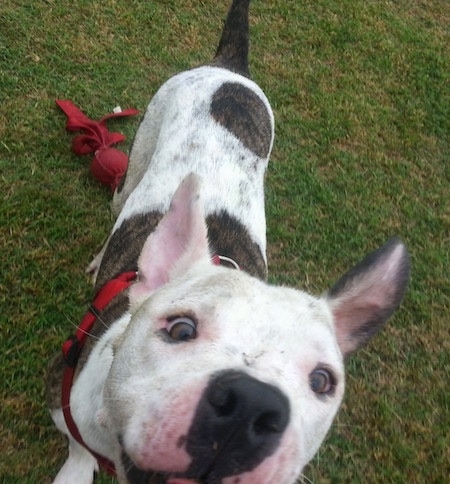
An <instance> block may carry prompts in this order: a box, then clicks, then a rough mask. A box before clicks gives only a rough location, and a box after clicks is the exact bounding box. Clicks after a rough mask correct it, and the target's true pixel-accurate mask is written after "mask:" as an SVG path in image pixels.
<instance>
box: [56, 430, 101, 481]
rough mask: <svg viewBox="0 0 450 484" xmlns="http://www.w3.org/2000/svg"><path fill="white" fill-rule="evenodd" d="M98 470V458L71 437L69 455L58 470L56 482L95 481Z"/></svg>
mask: <svg viewBox="0 0 450 484" xmlns="http://www.w3.org/2000/svg"><path fill="white" fill-rule="evenodd" d="M96 471H98V464H97V461H96V459H95V458H94V457H93V456H92V454H91V453H90V452H88V451H87V450H86V449H85V448H84V447H82V446H81V445H80V444H79V443H78V442H76V441H75V440H74V439H73V438H72V437H69V457H68V458H67V460H66V462H65V463H64V465H63V466H62V467H61V470H60V471H59V472H58V475H57V476H56V478H55V480H54V481H53V482H54V484H73V483H74V482H76V483H77V484H91V483H92V482H93V481H94V472H96Z"/></svg>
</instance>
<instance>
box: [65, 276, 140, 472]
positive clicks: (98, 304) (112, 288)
mask: <svg viewBox="0 0 450 484" xmlns="http://www.w3.org/2000/svg"><path fill="white" fill-rule="evenodd" d="M135 279H136V272H124V273H123V274H120V275H119V276H117V277H115V278H114V279H111V280H110V281H108V282H107V283H106V284H105V285H104V286H103V287H102V288H101V289H100V290H99V291H98V292H97V294H96V296H95V297H94V300H93V302H92V304H91V306H90V307H89V309H88V311H87V313H86V314H85V316H84V318H83V319H82V321H81V323H80V325H79V326H78V328H77V331H76V333H75V334H74V335H72V336H70V337H69V338H68V339H67V340H66V341H65V342H64V344H63V346H62V352H63V356H64V360H65V361H66V363H67V366H66V368H65V370H64V376H63V383H62V392H61V404H62V410H63V414H64V419H65V421H66V425H67V428H68V429H69V432H70V434H71V435H72V437H73V438H74V439H75V440H76V441H77V442H78V443H79V444H81V445H82V446H83V447H85V448H86V449H87V450H88V451H89V452H90V453H91V454H92V455H93V456H94V457H95V458H96V459H97V461H98V464H99V467H102V468H103V469H105V470H106V471H107V472H108V473H109V474H111V475H113V476H115V475H116V470H115V467H114V464H113V463H112V462H111V461H110V460H108V459H106V458H105V457H104V456H102V455H100V454H97V453H96V452H94V451H93V450H92V449H90V448H89V447H88V446H87V445H86V444H85V443H84V441H83V438H82V437H81V434H80V432H79V430H78V427H77V425H76V423H75V421H74V420H73V418H72V413H71V411H70V390H71V388H72V384H73V377H74V374H75V369H76V366H77V363H78V358H79V356H80V353H81V349H82V348H83V346H84V343H85V342H86V340H87V338H88V336H89V334H90V332H91V330H92V327H93V326H94V323H95V321H96V319H97V317H98V314H99V313H100V312H101V311H102V310H103V309H105V308H106V306H107V305H108V304H109V303H110V302H111V301H112V300H113V299H114V298H115V297H116V296H118V295H119V294H120V293H121V292H122V291H124V290H125V289H126V288H128V287H129V286H130V285H131V283H132V282H133V281H134V280H135Z"/></svg>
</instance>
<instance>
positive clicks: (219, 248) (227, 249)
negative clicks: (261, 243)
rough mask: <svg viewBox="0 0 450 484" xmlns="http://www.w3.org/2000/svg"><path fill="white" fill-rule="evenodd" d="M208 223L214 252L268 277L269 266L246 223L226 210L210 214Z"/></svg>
mask: <svg viewBox="0 0 450 484" xmlns="http://www.w3.org/2000/svg"><path fill="white" fill-rule="evenodd" d="M206 224H207V226H208V239H209V246H210V247H211V251H212V252H213V253H215V254H218V255H224V256H226V257H231V258H232V259H233V260H235V261H236V262H237V263H238V264H239V266H240V267H241V269H242V270H245V271H246V272H247V273H249V274H250V275H252V276H254V277H258V278H259V279H263V280H265V279H267V267H266V264H265V262H264V258H263V255H262V253H261V250H260V248H259V247H258V245H257V244H256V243H255V242H254V241H253V240H252V239H251V237H250V234H249V233H248V231H247V229H246V228H245V227H244V225H242V224H241V223H240V222H238V221H237V220H236V219H235V218H233V217H231V216H230V215H228V213H226V212H221V213H218V214H214V215H209V216H208V217H207V219H206Z"/></svg>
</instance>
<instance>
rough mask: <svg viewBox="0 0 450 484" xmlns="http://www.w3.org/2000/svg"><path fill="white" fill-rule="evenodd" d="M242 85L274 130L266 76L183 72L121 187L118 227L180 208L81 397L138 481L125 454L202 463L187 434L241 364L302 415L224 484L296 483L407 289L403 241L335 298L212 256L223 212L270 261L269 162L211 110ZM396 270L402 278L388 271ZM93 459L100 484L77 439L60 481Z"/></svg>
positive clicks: (152, 250) (91, 362) (97, 356)
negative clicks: (315, 382) (189, 321)
mask: <svg viewBox="0 0 450 484" xmlns="http://www.w3.org/2000/svg"><path fill="white" fill-rule="evenodd" d="M230 81H231V82H239V83H242V84H244V85H245V86H247V87H249V88H250V89H252V91H253V92H254V93H256V94H257V95H258V96H259V97H260V99H261V100H262V101H263V102H264V104H265V105H266V106H267V110H268V113H269V115H270V118H271V121H272V128H273V119H272V112H271V110H270V106H269V104H268V102H267V100H266V98H265V96H264V94H263V93H262V91H261V90H260V89H259V88H258V87H257V86H256V84H254V83H253V82H252V81H249V80H248V79H245V78H243V77H241V76H239V75H237V74H233V73H231V72H229V71H227V70H224V69H220V68H214V67H202V68H199V69H195V70H192V71H188V72H185V73H182V74H180V75H178V76H175V77H173V78H172V79H170V80H169V81H168V82H167V83H166V84H165V85H163V87H162V88H161V89H160V90H159V91H158V93H157V94H156V96H155V98H154V99H153V100H152V102H151V103H150V105H149V108H148V110H147V113H146V116H145V118H144V120H143V123H142V124H141V126H140V128H139V130H138V133H137V136H136V139H135V143H134V145H133V150H132V154H131V160H130V167H129V171H128V174H127V177H126V182H125V185H124V188H123V191H122V192H121V193H120V194H116V196H115V200H114V205H115V210H116V212H117V211H119V212H120V214H119V216H118V219H117V222H116V224H115V225H114V229H113V232H114V231H115V230H117V229H118V228H119V227H120V226H121V224H122V223H123V221H124V220H126V219H127V218H129V217H132V216H133V215H136V214H140V213H146V212H150V211H161V212H167V213H166V215H165V216H164V218H163V219H162V221H161V222H160V224H159V225H158V227H157V229H156V230H155V232H153V234H151V235H150V236H149V238H148V239H147V242H146V243H145V244H144V247H143V249H142V253H141V255H140V258H139V275H140V277H139V281H138V282H137V283H136V284H135V286H134V287H133V288H132V289H131V291H130V298H131V308H130V311H131V312H127V313H126V314H125V315H123V316H122V317H121V318H120V319H119V320H117V321H116V322H115V323H113V324H112V326H111V327H110V329H109V330H107V331H106V332H105V333H104V334H103V335H102V336H101V338H100V340H99V341H98V343H97V344H96V346H95V347H94V349H93V351H92V352H91V354H90V356H89V359H88V361H87V363H86V365H85V366H84V368H83V369H82V371H81V373H80V375H79V377H78V379H77V380H76V382H75V384H74V386H73V388H72V393H71V407H72V414H73V418H74V420H75V422H76V423H77V425H78V428H79V430H80V433H81V435H82V436H83V439H84V440H85V442H86V444H87V445H88V446H89V447H90V448H92V449H93V450H94V451H96V452H98V453H99V454H101V455H104V456H105V457H107V458H109V459H111V460H113V461H115V463H116V467H117V470H118V475H119V478H120V479H121V480H123V481H124V482H125V473H124V469H123V467H122V464H121V461H120V454H121V451H122V450H125V451H126V453H127V455H128V456H129V457H130V458H131V459H133V461H134V463H135V464H136V465H137V466H139V467H140V468H142V469H145V470H147V469H151V470H155V471H160V472H163V473H169V474H170V473H175V472H181V473H182V472H183V471H185V470H186V469H187V467H188V466H189V462H190V459H191V458H190V456H189V454H188V453H187V451H186V450H185V449H184V447H183V446H182V445H180V444H179V442H180V439H182V438H183V437H185V436H186V435H187V433H188V432H189V428H190V425H191V422H192V420H193V418H194V413H195V410H196V406H197V404H198V402H199V400H200V398H201V395H202V393H203V390H204V389H205V388H206V386H207V384H208V382H209V379H210V376H211V375H212V374H214V373H217V372H219V371H221V370H228V369H233V370H237V371H241V372H244V373H247V374H248V375H249V376H250V377H253V378H255V379H258V380H260V381H261V382H264V383H267V384H270V385H272V386H276V387H277V388H278V389H279V390H280V391H281V392H282V393H283V394H284V395H285V396H286V397H287V399H288V401H289V406H290V409H291V414H290V420H289V423H288V426H287V428H286V430H285V432H284V433H283V436H282V439H281V442H280V445H279V446H278V447H277V449H276V450H275V452H274V453H273V454H272V455H271V456H270V457H267V458H266V459H265V460H263V461H262V462H261V463H260V464H259V465H258V466H257V467H256V468H255V469H253V470H252V471H251V472H246V473H242V474H241V475H240V476H234V477H230V478H226V479H223V484H232V483H234V482H236V481H235V478H236V477H239V478H240V481H239V482H240V483H241V484H270V483H272V484H273V483H277V484H291V483H292V482H294V481H295V478H296V477H297V476H298V475H299V474H300V472H301V470H302V468H303V466H304V465H305V464H306V463H307V462H308V461H309V460H310V459H311V458H312V457H313V455H314V454H315V452H316V451H317V449H318V447H319V446H320V444H321V442H322V440H323V438H324V436H325V434H326V433H327V431H328V429H329V427H330V425H331V422H332V420H333V418H334V416H335V414H336V412H337V409H338V407H339V404H340V402H341V399H342V396H343V393H344V370H343V354H344V353H346V352H347V351H349V350H353V349H355V348H356V347H357V346H358V341H357V336H358V329H359V328H360V327H364V324H365V323H366V322H367V321H370V320H371V316H372V314H373V313H376V312H377V311H378V310H379V309H380V308H384V307H385V306H386V307H388V306H389V304H392V303H391V299H393V298H394V296H393V294H396V285H397V282H396V281H397V279H398V274H399V272H401V266H402V261H403V260H404V258H405V249H404V247H403V246H402V245H401V244H398V248H396V249H394V250H393V251H391V254H390V255H389V254H388V255H387V256H385V257H384V258H382V260H381V262H380V263H376V264H372V265H370V267H369V269H368V270H367V274H366V273H365V271H362V272H360V273H358V277H357V278H355V280H353V279H351V280H350V281H349V282H348V283H346V285H345V290H342V291H341V292H339V294H338V296H337V297H334V298H333V297H329V296H326V295H325V296H323V297H322V298H316V297H313V296H310V295H308V294H306V293H304V292H301V291H297V290H294V289H288V288H280V287H273V286H270V285H268V284H266V283H264V282H261V281H259V280H257V279H255V278H252V277H250V276H249V275H247V274H246V273H244V272H242V271H237V270H231V269H226V268H223V267H218V266H215V265H213V264H212V263H211V261H210V258H211V254H209V252H208V241H207V238H206V237H207V236H206V234H207V230H206V222H205V217H206V216H207V215H208V214H211V213H214V212H217V211H222V210H225V211H226V212H227V213H228V214H229V215H231V216H233V217H235V218H236V219H237V220H238V221H240V222H241V223H242V224H243V225H244V226H245V227H246V229H247V230H248V233H249V234H250V236H251V238H252V240H253V241H254V242H255V243H256V244H257V245H258V246H259V247H260V249H261V251H262V254H263V257H265V247H266V242H265V216H264V189H263V178H264V171H265V168H266V165H267V159H259V158H258V157H257V156H256V155H255V154H254V153H252V152H251V151H249V150H248V149H247V148H245V146H244V145H243V144H242V143H241V142H240V141H239V140H238V139H237V138H235V137H234V136H233V135H232V134H231V133H229V132H228V131H226V130H225V129H224V128H223V127H222V126H220V125H218V124H217V123H216V122H214V121H213V120H212V118H211V116H210V112H209V106H210V103H211V98H212V95H213V93H214V92H215V91H216V90H217V89H218V88H219V87H220V86H221V85H222V84H223V83H224V82H230ZM272 131H273V130H272ZM272 134H273V133H272ZM271 144H272V140H271V141H270V145H271ZM255 167H256V169H255ZM189 173H195V174H196V175H192V174H191V175H189ZM182 180H184V181H183V182H182ZM199 180H201V181H202V183H201V184H200V182H199ZM169 205H170V209H169ZM236 236H237V238H239V234H236ZM103 254H104V251H102V253H101V254H100V255H99V257H98V258H97V260H96V262H95V264H94V266H95V265H96V264H100V259H101V258H102V257H103ZM96 267H98V265H97V266H96ZM96 267H91V269H93V270H94V271H95V270H96ZM385 273H389V276H386V277H380V275H384V274H385ZM394 299H395V298H394ZM186 314H190V315H194V316H195V319H196V321H197V323H198V324H197V334H198V336H197V338H196V339H194V340H192V341H188V342H179V343H173V342H172V343H171V342H168V341H166V340H165V339H164V338H161V331H164V329H165V328H166V329H167V327H168V325H169V322H168V319H169V320H170V319H171V317H174V316H179V315H186ZM336 328H337V329H336ZM336 332H337V333H338V334H336ZM337 336H338V337H337ZM318 367H320V368H323V367H325V368H327V369H328V370H329V371H331V372H332V373H333V374H334V376H335V379H336V381H337V384H336V387H335V391H334V392H330V393H329V394H327V395H318V394H317V393H315V392H314V390H313V388H312V387H311V384H310V375H311V373H312V372H313V371H314V370H315V369H316V368H318ZM54 418H55V422H56V423H57V425H58V427H59V428H60V429H61V430H62V431H63V432H65V433H67V428H66V426H65V423H64V421H63V420H61V412H59V413H58V412H54ZM118 436H121V439H122V442H121V443H119V440H118ZM122 446H123V447H122ZM81 467H82V468H83V471H82V472H83V473H82V474H77V479H76V482H80V483H84V482H86V483H87V482H90V479H89V475H90V476H91V477H92V472H93V470H94V467H95V461H93V459H92V458H90V456H89V455H88V454H87V455H86V451H84V450H83V449H81V448H80V447H79V446H78V444H75V443H74V442H73V440H71V443H70V455H69V459H68V461H67V462H66V464H65V465H64V467H63V468H62V469H61V471H60V473H59V474H58V479H59V480H58V482H75V481H74V479H73V477H74V475H75V473H76V472H81V471H80V470H79V468H81ZM75 469H76V471H75ZM79 476H82V477H80V478H78V477H79ZM168 482H169V484H171V482H173V484H175V483H176V482H179V483H180V482H183V483H186V482H188V481H187V480H185V479H179V480H177V479H174V480H173V481H171V479H169V480H168Z"/></svg>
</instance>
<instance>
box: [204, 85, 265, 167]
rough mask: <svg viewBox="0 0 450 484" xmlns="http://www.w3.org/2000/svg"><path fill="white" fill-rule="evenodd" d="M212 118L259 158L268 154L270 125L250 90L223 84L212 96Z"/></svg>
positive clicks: (257, 97)
mask: <svg viewBox="0 0 450 484" xmlns="http://www.w3.org/2000/svg"><path fill="white" fill-rule="evenodd" d="M210 113H211V116H212V117H213V118H214V119H215V121H217V123H219V124H221V125H222V126H223V127H224V128H225V129H227V130H228V131H229V132H230V133H232V134H233V135H234V136H236V138H238V139H239V140H240V141H241V142H242V144H243V145H244V146H245V147H246V148H248V149H249V150H250V151H252V152H253V153H255V154H256V155H257V156H259V157H261V158H266V157H267V156H268V155H269V151H270V146H271V140H272V124H271V120H270V117H269V113H268V111H267V107H266V105H265V104H264V102H263V101H262V100H261V99H260V98H259V96H257V95H256V94H255V93H254V92H253V91H252V90H251V89H249V88H248V87H246V86H243V85H242V84H239V83H237V82H226V83H225V84H223V85H222V86H221V87H220V88H219V89H218V90H217V91H216V92H215V93H214V95H213V99H212V102H211V107H210Z"/></svg>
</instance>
